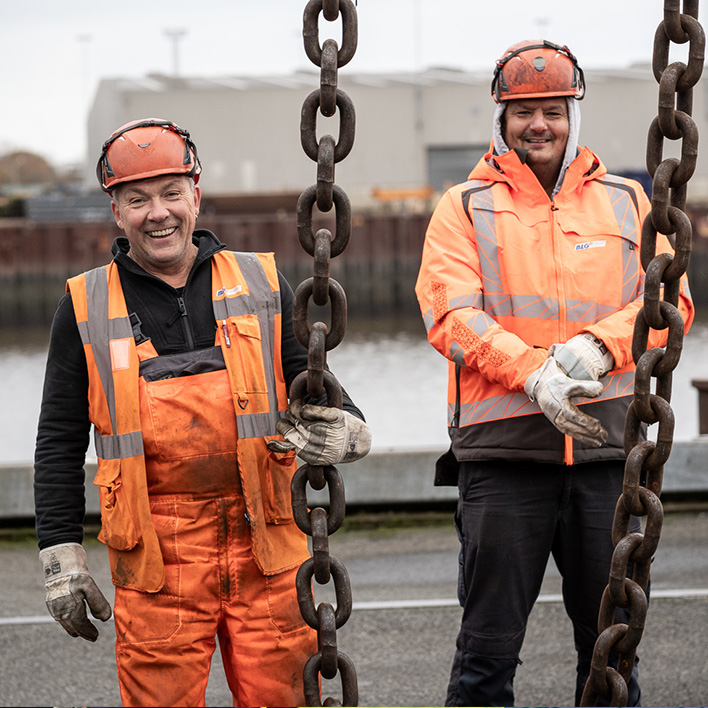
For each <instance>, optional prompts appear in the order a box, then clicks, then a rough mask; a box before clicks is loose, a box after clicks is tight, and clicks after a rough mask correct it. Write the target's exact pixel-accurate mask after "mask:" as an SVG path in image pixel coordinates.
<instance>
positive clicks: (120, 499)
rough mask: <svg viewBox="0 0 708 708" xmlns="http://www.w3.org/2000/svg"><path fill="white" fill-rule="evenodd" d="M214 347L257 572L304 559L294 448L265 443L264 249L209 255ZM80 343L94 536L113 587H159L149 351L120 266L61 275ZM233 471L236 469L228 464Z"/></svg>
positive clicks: (269, 408) (270, 326) (275, 342)
mask: <svg viewBox="0 0 708 708" xmlns="http://www.w3.org/2000/svg"><path fill="white" fill-rule="evenodd" d="M211 263H212V303H213V310H214V316H215V319H216V322H217V328H216V342H215V343H216V345H217V346H219V347H220V348H221V351H222V353H223V357H224V362H225V365H226V370H227V372H228V378H229V382H230V386H231V394H232V397H233V403H234V405H233V409H234V414H235V417H236V426H237V432H238V441H237V458H238V472H239V474H240V478H241V479H240V483H241V487H242V489H243V494H244V498H245V501H246V508H247V510H248V514H249V519H250V524H251V532H252V548H253V554H254V557H255V559H256V562H257V563H258V566H259V567H260V568H261V570H262V571H263V573H264V574H266V575H273V574H276V573H279V572H282V571H283V570H287V569H289V568H293V567H295V566H297V565H299V564H300V563H302V561H303V560H304V559H305V558H307V557H308V551H307V543H306V537H305V536H304V534H303V533H302V532H300V530H299V529H298V528H297V527H296V525H295V523H294V522H293V519H292V511H291V508H290V480H291V478H292V475H293V473H294V471H295V466H296V463H295V458H294V455H292V454H291V455H278V454H275V453H272V452H270V451H269V450H268V448H267V447H266V443H267V441H268V440H269V439H272V438H274V437H278V433H277V431H276V428H275V425H276V422H277V421H278V419H279V417H280V415H281V412H282V411H284V410H285V409H286V408H287V404H288V401H287V393H286V385H285V380H284V376H283V369H282V361H281V351H280V341H281V312H280V291H279V285H278V274H277V270H276V266H275V260H274V258H273V254H271V253H266V254H263V253H258V254H256V253H233V252H228V251H221V252H218V253H216V254H214V256H213V257H212V261H211ZM67 289H68V290H69V291H70V292H71V296H72V300H73V304H74V311H75V314H76V321H77V324H78V327H79V332H80V334H81V338H82V341H83V344H84V351H85V353H86V362H87V367H88V377H89V418H90V420H91V422H92V423H93V426H94V434H95V443H96V453H97V456H98V471H97V474H96V478H95V480H94V483H95V484H96V485H97V486H98V488H99V495H100V500H101V526H102V530H101V534H100V535H99V538H100V539H101V540H102V541H103V542H104V543H106V545H107V546H108V549H109V558H110V565H111V572H112V576H113V582H114V584H115V585H117V586H120V587H125V588H131V589H134V590H141V591H146V592H157V591H159V590H160V588H161V587H162V585H163V582H164V564H163V560H162V556H161V553H160V549H159V545H158V541H157V536H156V534H155V530H154V527H153V524H152V518H151V515H150V507H149V496H148V486H147V480H146V461H145V455H144V449H143V436H142V430H141V410H140V395H139V363H140V361H141V360H142V359H144V358H146V357H151V356H156V352H155V351H154V348H153V347H152V344H151V343H150V344H149V347H147V348H144V347H143V345H140V346H136V343H135V339H134V336H133V330H132V325H131V323H130V320H129V317H128V312H127V307H126V304H125V298H124V296H123V290H122V287H121V283H120V277H119V272H118V267H117V266H116V264H115V263H111V264H109V265H108V266H105V267H102V268H97V269H95V270H92V271H89V272H87V273H84V274H82V275H79V276H77V277H75V278H71V279H70V280H69V281H68V283H67ZM234 474H236V470H235V469H234Z"/></svg>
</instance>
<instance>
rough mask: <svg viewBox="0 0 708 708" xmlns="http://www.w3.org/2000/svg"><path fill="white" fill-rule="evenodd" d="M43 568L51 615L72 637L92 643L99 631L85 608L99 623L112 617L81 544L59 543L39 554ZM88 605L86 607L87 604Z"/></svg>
mask: <svg viewBox="0 0 708 708" xmlns="http://www.w3.org/2000/svg"><path fill="white" fill-rule="evenodd" d="M39 560H40V562H41V564H42V568H44V584H45V586H46V590H47V608H48V609H49V613H50V614H51V616H52V617H54V619H55V620H56V621H57V622H59V624H60V625H61V626H62V627H64V629H65V630H66V631H67V632H68V633H69V634H70V635H71V636H72V637H83V638H84V639H88V640H89V641H90V642H95V641H96V639H98V630H97V629H96V627H94V626H93V624H92V623H91V622H90V621H89V619H88V617H87V616H86V604H88V606H89V608H90V609H91V613H92V614H93V616H94V617H96V618H97V619H100V620H103V621H104V622H105V621H106V620H107V619H109V618H110V616H111V606H110V604H109V603H108V600H106V598H105V597H104V596H103V593H102V592H101V591H100V590H99V589H98V585H96V583H95V582H94V580H93V578H92V577H91V576H90V575H89V570H88V565H87V564H86V551H85V550H84V549H83V546H81V545H80V544H78V543H60V544H58V545H56V546H50V547H49V548H45V549H43V550H41V551H40V552H39ZM84 603H86V604H84Z"/></svg>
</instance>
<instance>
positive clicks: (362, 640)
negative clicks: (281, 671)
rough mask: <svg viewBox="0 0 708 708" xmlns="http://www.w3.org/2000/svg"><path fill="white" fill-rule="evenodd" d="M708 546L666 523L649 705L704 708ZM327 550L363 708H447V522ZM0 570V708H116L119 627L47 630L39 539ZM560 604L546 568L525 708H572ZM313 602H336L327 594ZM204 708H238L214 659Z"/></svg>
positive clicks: (656, 579) (101, 558)
mask: <svg viewBox="0 0 708 708" xmlns="http://www.w3.org/2000/svg"><path fill="white" fill-rule="evenodd" d="M707 538H708V513H705V512H703V513H700V512H694V513H681V514H667V516H666V519H665V521H664V528H663V532H662V537H661V543H660V546H659V550H658V552H657V555H656V558H655V561H654V564H653V569H652V588H653V597H652V601H651V604H650V607H649V613H648V616H647V624H646V628H645V631H644V635H643V638H642V642H641V644H640V648H639V649H640V657H641V662H640V679H641V683H642V689H643V705H645V706H706V705H708V645H707V643H706V641H705V634H706V628H708V553H707V552H706V539H707ZM87 551H88V556H89V567H90V568H91V569H92V571H93V573H94V576H95V577H96V580H97V582H98V583H99V585H100V587H101V588H102V589H103V590H104V592H106V594H107V595H108V596H109V597H110V590H111V584H110V579H109V573H108V568H107V560H106V555H105V550H104V549H103V547H102V546H101V545H100V544H98V543H91V544H88V548H87ZM330 551H331V553H332V554H333V555H335V556H337V557H338V558H339V559H340V560H342V561H343V562H344V563H345V565H346V567H347V569H348V571H349V575H350V578H351V581H352V594H353V598H354V612H353V613H352V616H351V618H350V620H349V621H348V622H347V623H346V624H345V625H344V627H342V628H341V629H340V630H339V631H338V633H337V636H338V645H339V648H340V650H341V651H343V652H344V653H346V654H347V655H349V656H350V657H351V658H352V660H353V661H354V664H355V666H356V669H357V674H358V683H359V699H360V705H362V706H437V705H441V704H442V702H443V700H444V696H445V689H446V685H447V678H448V671H449V666H450V661H451V658H452V653H453V649H454V641H455V636H456V634H457V629H458V623H459V620H460V613H461V610H460V608H459V607H457V606H455V603H454V598H455V588H456V572H457V538H456V536H455V532H454V530H453V529H452V525H451V521H450V523H443V524H442V525H432V526H428V525H423V524H418V525H416V526H413V527H409V528H399V529H396V528H378V529H371V530H362V529H359V530H350V531H339V532H337V534H336V535H335V536H334V537H333V538H332V539H331V543H330ZM0 567H2V593H0V705H2V706H20V705H23V706H27V705H32V706H38V705H51V706H89V705H92V706H98V705H120V697H119V692H118V684H117V680H116V673H115V659H114V656H113V640H114V629H113V624H112V622H108V623H106V624H105V625H102V626H101V628H100V631H101V636H100V637H99V640H98V641H97V642H96V643H95V644H90V643H88V642H85V641H83V640H79V639H72V638H70V637H69V636H68V635H66V634H65V633H64V631H63V630H62V629H61V627H60V626H59V625H57V624H55V623H54V622H52V621H51V620H49V621H47V619H46V610H45V607H44V592H43V582H42V577H41V572H40V567H39V563H38V560H37V554H36V549H35V547H34V544H33V543H32V541H31V540H28V541H21V542H8V541H4V542H0ZM559 592H560V579H559V577H558V574H557V572H556V571H555V569H554V567H552V566H551V567H550V568H549V570H548V572H547V576H546V580H545V582H544V587H543V590H542V595H541V598H540V599H539V602H538V603H537V605H536V607H535V608H534V611H533V613H532V615H531V619H530V623H529V628H528V632H527V637H526V641H525V644H524V648H523V651H522V655H521V659H522V661H523V664H522V665H521V666H520V667H519V670H518V672H517V676H516V681H515V687H516V704H517V705H525V706H551V705H553V706H568V705H572V701H573V684H574V665H575V659H574V651H573V641H572V634H571V628H570V623H569V621H568V619H567V617H566V615H565V612H564V609H563V606H562V604H561V603H560V602H559V601H558V593H559ZM319 599H329V598H328V597H327V591H324V592H321V593H320V594H319ZM318 601H319V600H318ZM217 652H218V650H217ZM328 695H334V696H336V697H339V695H340V694H339V687H338V685H337V681H336V680H335V681H334V682H332V683H330V682H325V685H324V690H323V696H324V697H326V696H328ZM207 705H210V706H217V705H223V706H227V705H231V695H230V693H229V691H228V689H227V687H226V681H225V679H224V677H223V671H222V669H221V666H220V660H219V657H218V654H217V655H215V657H214V662H213V664H212V673H211V678H210V683H209V688H208V690H207Z"/></svg>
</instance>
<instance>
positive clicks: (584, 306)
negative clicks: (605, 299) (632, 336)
mask: <svg viewBox="0 0 708 708" xmlns="http://www.w3.org/2000/svg"><path fill="white" fill-rule="evenodd" d="M565 306H566V312H565V317H566V319H567V320H568V322H584V323H586V324H592V323H594V322H598V321H599V320H603V319H605V317H609V315H611V314H612V313H614V312H617V311H618V310H620V309H621V308H619V307H612V306H611V305H603V304H602V303H600V302H588V301H584V300H566V301H565Z"/></svg>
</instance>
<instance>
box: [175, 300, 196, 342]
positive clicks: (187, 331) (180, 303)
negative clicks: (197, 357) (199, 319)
mask: <svg viewBox="0 0 708 708" xmlns="http://www.w3.org/2000/svg"><path fill="white" fill-rule="evenodd" d="M177 307H179V314H180V315H181V319H182V331H183V332H184V338H185V339H186V340H187V347H188V349H189V351H194V348H195V346H194V337H193V336H192V328H191V327H190V326H189V316H188V314H187V306H186V304H185V302H184V298H183V297H182V296H181V295H178V296H177Z"/></svg>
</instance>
